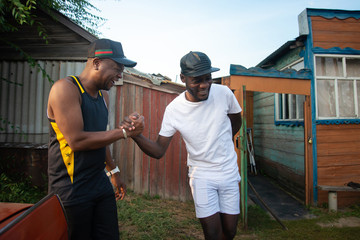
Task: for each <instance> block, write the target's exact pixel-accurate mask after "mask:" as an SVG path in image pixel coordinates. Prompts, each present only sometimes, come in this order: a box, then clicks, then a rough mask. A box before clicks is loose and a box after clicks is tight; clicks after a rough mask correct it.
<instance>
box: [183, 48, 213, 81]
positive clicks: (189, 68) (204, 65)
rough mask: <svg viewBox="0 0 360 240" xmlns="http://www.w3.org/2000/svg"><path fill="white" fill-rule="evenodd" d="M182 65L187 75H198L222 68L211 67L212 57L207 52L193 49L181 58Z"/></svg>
mask: <svg viewBox="0 0 360 240" xmlns="http://www.w3.org/2000/svg"><path fill="white" fill-rule="evenodd" d="M180 67H181V73H182V74H183V75H185V76H187V77H198V76H201V75H205V74H208V73H212V72H216V71H219V70H220V69H219V68H215V67H211V61H210V58H209V57H208V56H207V55H206V54H205V53H202V52H193V51H190V52H189V53H188V54H186V55H185V56H183V57H182V58H181V60H180Z"/></svg>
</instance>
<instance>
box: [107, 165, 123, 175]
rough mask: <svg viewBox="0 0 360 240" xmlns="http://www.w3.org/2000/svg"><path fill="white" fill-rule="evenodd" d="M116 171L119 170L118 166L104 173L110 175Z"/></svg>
mask: <svg viewBox="0 0 360 240" xmlns="http://www.w3.org/2000/svg"><path fill="white" fill-rule="evenodd" d="M117 172H120V169H119V167H118V166H116V168H114V169H113V170H111V171H110V172H107V173H106V175H107V176H108V177H110V176H112V175H113V174H115V173H117Z"/></svg>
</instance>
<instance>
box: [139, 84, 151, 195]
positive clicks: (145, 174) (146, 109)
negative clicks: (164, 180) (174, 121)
mask: <svg viewBox="0 0 360 240" xmlns="http://www.w3.org/2000/svg"><path fill="white" fill-rule="evenodd" d="M142 114H143V115H144V117H145V128H144V131H143V135H144V137H146V138H149V136H150V118H149V116H150V90H149V89H148V88H144V89H143V112H142ZM150 160H151V159H150V157H149V156H147V155H146V154H143V158H142V175H141V188H142V192H143V193H149V172H150Z"/></svg>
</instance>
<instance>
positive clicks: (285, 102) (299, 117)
mask: <svg viewBox="0 0 360 240" xmlns="http://www.w3.org/2000/svg"><path fill="white" fill-rule="evenodd" d="M303 68H304V60H303V59H300V60H298V61H296V62H294V63H292V64H290V65H288V66H286V67H285V68H283V69H281V70H285V69H294V70H296V71H298V70H300V69H303ZM304 101H305V96H304V95H293V94H284V93H276V94H275V121H276V123H287V122H288V123H289V124H293V123H294V122H303V121H304V107H303V105H304Z"/></svg>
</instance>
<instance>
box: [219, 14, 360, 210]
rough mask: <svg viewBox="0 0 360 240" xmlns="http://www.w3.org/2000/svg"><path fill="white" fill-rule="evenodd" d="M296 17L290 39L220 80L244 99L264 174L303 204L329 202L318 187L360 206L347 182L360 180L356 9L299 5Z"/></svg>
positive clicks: (359, 29) (359, 25)
mask: <svg viewBox="0 0 360 240" xmlns="http://www.w3.org/2000/svg"><path fill="white" fill-rule="evenodd" d="M298 22H299V36H298V37H297V38H296V39H295V40H291V41H288V42H286V43H285V44H284V45H282V46H281V47H280V48H279V49H278V50H276V51H275V52H274V53H272V54H271V55H269V56H268V57H267V58H265V59H264V60H263V61H261V62H260V63H259V64H258V65H257V66H256V67H254V68H249V69H246V68H244V67H242V66H240V65H231V67H230V76H229V77H224V78H223V79H222V82H223V84H226V85H228V86H229V87H230V88H231V89H233V90H234V92H235V95H236V96H237V98H238V100H239V102H240V103H241V105H242V106H243V103H246V105H245V106H244V110H245V116H246V123H247V127H248V128H252V129H253V137H254V150H255V160H256V164H257V166H258V168H259V169H260V171H261V172H262V173H265V174H266V175H268V176H270V177H271V178H273V179H275V180H276V181H277V182H278V183H279V184H280V185H281V186H282V187H283V188H285V189H286V190H287V191H288V192H290V193H292V194H293V195H294V196H296V197H297V198H299V199H301V200H302V201H303V202H304V203H305V204H306V205H309V204H323V203H328V191H329V189H326V188H322V186H331V187H333V188H334V189H337V190H336V192H337V200H338V205H339V206H346V205H350V204H354V203H359V202H360V192H354V191H358V190H360V189H354V190H352V188H350V187H347V184H348V183H350V182H354V183H360V125H359V123H360V11H346V10H331V9H305V10H304V11H303V12H302V13H301V14H300V15H299V17H298ZM243 86H245V89H246V90H245V91H243ZM239 151H240V150H239ZM333 197H336V195H333Z"/></svg>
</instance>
